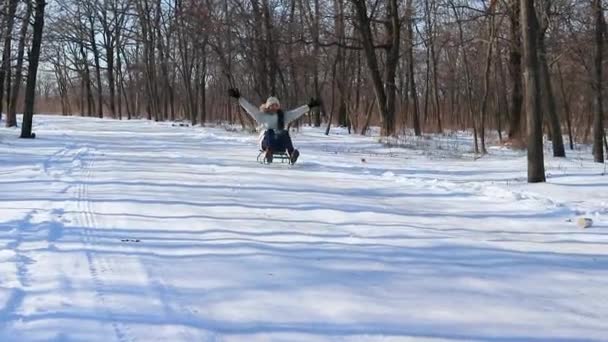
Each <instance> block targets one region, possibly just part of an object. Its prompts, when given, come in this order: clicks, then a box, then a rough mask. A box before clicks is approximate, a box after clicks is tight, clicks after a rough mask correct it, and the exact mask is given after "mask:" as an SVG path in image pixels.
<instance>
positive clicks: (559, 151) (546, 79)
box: [539, 37, 566, 157]
mask: <svg viewBox="0 0 608 342" xmlns="http://www.w3.org/2000/svg"><path fill="white" fill-rule="evenodd" d="M539 45H540V46H539V60H540V66H541V70H540V71H541V72H540V75H541V82H542V89H543V90H544V96H543V98H544V100H545V104H546V108H547V111H548V114H549V124H550V127H551V142H552V144H553V156H554V157H565V156H566V151H565V149H564V139H563V137H562V127H561V123H560V120H559V115H558V114H557V106H556V105H555V95H554V94H553V87H552V85H551V74H550V72H549V65H548V63H547V49H546V48H545V40H544V38H543V37H540V38H539Z"/></svg>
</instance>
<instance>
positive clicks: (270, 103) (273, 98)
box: [266, 96, 281, 107]
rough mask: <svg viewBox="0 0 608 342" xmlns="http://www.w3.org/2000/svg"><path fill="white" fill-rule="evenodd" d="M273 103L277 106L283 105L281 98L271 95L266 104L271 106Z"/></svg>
mask: <svg viewBox="0 0 608 342" xmlns="http://www.w3.org/2000/svg"><path fill="white" fill-rule="evenodd" d="M273 104H276V105H277V106H279V107H281V102H279V99H277V98H276V97H274V96H271V97H269V98H268V100H266V106H267V107H270V106H271V105H273Z"/></svg>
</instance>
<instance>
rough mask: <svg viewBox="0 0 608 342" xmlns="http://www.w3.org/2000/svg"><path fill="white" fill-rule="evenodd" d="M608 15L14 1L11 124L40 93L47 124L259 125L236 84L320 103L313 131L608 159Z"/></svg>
mask: <svg viewBox="0 0 608 342" xmlns="http://www.w3.org/2000/svg"><path fill="white" fill-rule="evenodd" d="M45 4H46V11H43V10H44V7H45V6H44V5H45ZM605 9H606V4H605V3H602V1H601V0H491V1H486V0H469V1H464V0H428V1H421V0H50V1H47V2H46V3H45V1H42V0H36V1H33V0H26V1H23V0H5V1H3V4H2V9H1V11H2V17H1V19H2V26H1V32H0V33H1V37H2V43H3V49H2V51H3V54H2V64H1V69H0V112H3V111H4V112H6V113H7V120H6V123H7V124H8V125H9V126H11V125H15V124H16V120H15V113H16V112H17V111H18V110H21V109H23V110H24V111H25V112H26V113H27V112H28V108H27V102H26V106H25V107H23V108H22V106H21V105H22V103H23V100H22V98H23V96H24V95H25V98H26V99H29V100H30V101H29V102H33V97H34V96H33V95H34V93H35V94H37V95H38V102H37V105H36V110H37V111H39V112H47V113H61V114H64V115H84V116H96V117H111V118H117V119H130V118H148V119H150V120H174V119H186V120H190V121H191V122H192V123H193V124H195V125H196V124H204V123H205V122H216V121H229V122H233V123H240V124H243V125H250V124H251V122H249V121H248V118H247V117H246V116H244V115H243V114H242V113H240V111H239V109H238V107H237V106H236V105H234V103H232V102H231V101H230V99H229V98H228V97H227V96H226V89H228V88H230V87H233V86H236V87H239V88H240V89H241V91H242V93H243V94H244V95H245V96H246V97H248V98H250V99H251V100H253V101H257V102H259V103H261V101H262V100H263V99H265V98H266V97H267V96H269V95H277V96H279V97H280V98H281V99H282V101H283V102H284V104H286V105H288V106H295V105H298V104H303V103H305V101H307V99H308V98H310V97H318V98H321V99H322V102H323V106H322V107H321V109H320V110H318V112H317V113H314V114H313V115H310V116H309V118H308V119H307V120H309V123H310V124H312V125H315V126H320V125H327V124H333V125H341V126H345V127H348V128H349V129H350V130H352V131H353V132H356V133H360V134H365V132H366V131H367V130H368V128H369V127H370V126H371V125H380V126H381V127H382V132H383V134H384V135H387V136H388V135H393V134H399V133H401V132H402V131H403V129H406V128H407V129H412V131H413V132H415V134H416V135H420V134H421V133H424V132H442V131H445V130H453V129H470V130H472V131H473V133H474V136H475V141H476V144H475V148H476V150H477V152H480V153H484V152H485V150H486V136H487V135H488V132H489V131H492V132H498V135H499V138H500V140H501V141H507V142H511V143H513V144H515V145H520V146H525V145H526V144H527V145H528V149H529V151H530V154H531V155H533V156H532V157H533V158H534V159H538V157H534V155H535V154H538V153H541V154H542V150H539V146H540V144H541V143H542V135H543V133H544V134H546V136H548V137H549V139H550V140H551V141H552V144H553V152H554V154H555V155H556V156H562V155H564V154H565V152H566V150H567V149H568V146H570V147H572V144H573V143H574V142H591V141H593V142H594V146H595V148H594V153H595V159H596V161H602V160H603V151H604V148H603V146H602V145H604V144H605V138H604V130H603V126H604V124H603V122H602V112H603V105H602V98H603V92H602V89H603V87H602V86H603V84H602V83H603V82H602V81H603V80H604V79H605V78H606V71H605V70H604V69H605V68H604V67H603V64H604V63H605V62H604V53H605V50H606V44H605V42H606V38H607V34H606V25H605V19H604V17H605V15H604V12H605ZM41 12H45V13H41ZM42 16H43V19H44V33H43V36H42V41H41V47H39V49H40V50H41V51H40V67H39V69H40V70H39V75H38V76H39V77H38V80H37V81H38V82H37V84H36V86H34V84H35V83H36V79H35V77H34V79H33V80H31V81H30V80H28V81H30V83H31V84H32V86H31V89H30V92H29V93H27V92H26V93H23V91H22V90H21V88H22V87H24V88H27V87H26V84H25V83H26V77H27V76H28V75H31V74H32V72H33V71H35V69H36V68H35V65H34V68H32V64H36V63H33V62H31V61H32V57H34V56H35V55H36V53H35V44H33V42H35V41H36V39H34V38H35V36H36V35H35V34H34V33H35V31H36V28H35V26H36V25H25V24H26V23H30V24H35V21H36V20H35V19H36V18H37V17H42ZM39 21H41V20H39ZM39 26H42V25H39ZM39 30H40V31H41V33H42V27H39ZM28 57H29V58H28ZM36 57H37V56H36ZM33 76H35V73H34V75H33ZM22 93H23V94H22ZM29 94H31V95H29ZM31 106H33V104H32V103H30V107H31ZM32 111H33V109H31V108H30V110H29V112H32ZM26 135H27V134H26ZM562 137H564V139H562ZM564 140H565V141H564ZM477 141H479V143H477ZM564 145H566V148H564ZM541 159H542V156H541ZM541 162H542V160H541Z"/></svg>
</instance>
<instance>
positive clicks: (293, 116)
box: [285, 99, 321, 124]
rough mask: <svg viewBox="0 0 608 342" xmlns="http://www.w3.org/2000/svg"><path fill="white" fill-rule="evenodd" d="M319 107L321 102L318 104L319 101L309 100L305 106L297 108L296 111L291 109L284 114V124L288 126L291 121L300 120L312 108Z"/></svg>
mask: <svg viewBox="0 0 608 342" xmlns="http://www.w3.org/2000/svg"><path fill="white" fill-rule="evenodd" d="M319 105H321V102H319V100H316V99H310V102H309V103H308V104H307V105H304V106H301V107H298V108H296V109H292V110H290V111H288V112H286V113H285V124H288V123H290V122H292V121H295V120H297V119H298V118H300V117H301V116H302V115H304V114H306V113H308V112H310V110H311V109H312V108H314V107H318V106H319Z"/></svg>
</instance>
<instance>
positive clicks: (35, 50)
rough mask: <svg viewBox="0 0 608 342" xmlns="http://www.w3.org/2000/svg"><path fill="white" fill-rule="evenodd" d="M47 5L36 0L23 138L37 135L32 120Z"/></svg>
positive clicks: (44, 1)
mask: <svg viewBox="0 0 608 342" xmlns="http://www.w3.org/2000/svg"><path fill="white" fill-rule="evenodd" d="M45 6H46V0H36V12H35V15H34V36H33V37H32V49H31V52H30V55H29V66H28V73H27V83H26V87H25V110H24V112H23V125H22V126H21V138H35V137H36V136H35V135H33V134H32V121H33V117H34V104H35V101H36V77H37V75H38V62H39V60H40V46H41V45H42V32H43V29H44V8H45Z"/></svg>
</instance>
